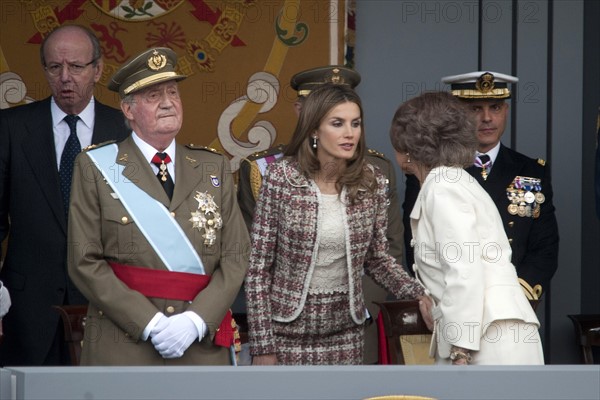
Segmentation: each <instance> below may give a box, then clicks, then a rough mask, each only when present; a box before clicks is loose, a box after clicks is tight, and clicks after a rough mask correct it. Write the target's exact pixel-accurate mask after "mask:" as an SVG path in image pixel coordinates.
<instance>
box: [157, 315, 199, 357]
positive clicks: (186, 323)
mask: <svg viewBox="0 0 600 400" xmlns="http://www.w3.org/2000/svg"><path fill="white" fill-rule="evenodd" d="M162 321H163V319H162V318H161V319H160V320H159V321H158V323H157V324H156V327H155V329H156V330H157V332H158V333H157V334H156V335H151V336H152V344H153V345H154V348H155V349H156V351H158V352H159V353H160V355H161V356H162V357H163V358H179V357H181V356H183V353H184V352H185V351H186V350H187V349H188V347H190V345H191V344H192V343H193V342H194V340H196V339H198V328H197V327H196V324H194V321H192V319H191V318H190V317H188V316H187V315H185V314H177V315H173V316H172V317H169V318H168V323H169V324H168V326H166V327H164V328H163V329H161V330H160V331H158V327H159V326H161V325H162ZM155 329H153V330H152V332H154V330H155Z"/></svg>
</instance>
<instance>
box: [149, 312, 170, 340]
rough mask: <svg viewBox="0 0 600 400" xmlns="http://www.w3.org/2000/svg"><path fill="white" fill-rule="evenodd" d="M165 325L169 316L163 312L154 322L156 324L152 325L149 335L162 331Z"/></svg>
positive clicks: (152, 335) (167, 324) (167, 323)
mask: <svg viewBox="0 0 600 400" xmlns="http://www.w3.org/2000/svg"><path fill="white" fill-rule="evenodd" d="M167 326H169V317H167V316H166V315H164V314H163V315H162V316H161V317H160V319H159V320H158V322H157V323H156V325H154V328H152V330H151V331H150V337H154V336H156V335H157V334H159V333H160V332H162V330H163V329H165V328H166V327H167Z"/></svg>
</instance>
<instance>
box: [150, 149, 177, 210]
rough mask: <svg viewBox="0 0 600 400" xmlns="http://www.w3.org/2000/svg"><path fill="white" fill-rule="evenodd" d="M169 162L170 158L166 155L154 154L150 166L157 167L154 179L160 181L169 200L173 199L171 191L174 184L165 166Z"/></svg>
mask: <svg viewBox="0 0 600 400" xmlns="http://www.w3.org/2000/svg"><path fill="white" fill-rule="evenodd" d="M170 162H171V157H169V155H168V154H167V153H156V154H155V155H154V157H152V164H154V165H156V166H157V167H158V174H156V177H157V178H158V180H159V181H160V183H161V185H162V187H163V189H165V192H167V196H169V199H171V198H172V197H173V189H175V184H174V183H173V179H172V178H171V175H169V169H168V168H167V164H168V163H170Z"/></svg>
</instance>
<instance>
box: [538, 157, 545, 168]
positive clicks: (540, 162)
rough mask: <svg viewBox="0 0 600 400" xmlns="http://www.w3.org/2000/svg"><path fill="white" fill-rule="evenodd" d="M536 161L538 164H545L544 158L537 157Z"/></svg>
mask: <svg viewBox="0 0 600 400" xmlns="http://www.w3.org/2000/svg"><path fill="white" fill-rule="evenodd" d="M537 163H538V164H540V165H541V166H542V167H543V166H545V165H546V160H544V159H542V158H538V159H537Z"/></svg>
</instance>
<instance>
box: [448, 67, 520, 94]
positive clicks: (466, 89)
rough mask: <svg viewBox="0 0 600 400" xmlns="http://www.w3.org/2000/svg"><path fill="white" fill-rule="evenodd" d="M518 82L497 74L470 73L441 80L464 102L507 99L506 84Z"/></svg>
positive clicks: (514, 78) (508, 76) (507, 89)
mask: <svg viewBox="0 0 600 400" xmlns="http://www.w3.org/2000/svg"><path fill="white" fill-rule="evenodd" d="M518 81H519V78H517V77H516V76H511V75H506V74H500V73H497V72H470V73H468V74H462V75H453V76H446V77H444V78H442V82H443V83H446V84H450V90H451V92H452V94H453V95H454V96H456V97H458V98H460V99H464V100H477V99H487V100H489V99H508V98H510V95H511V92H510V89H509V88H508V84H509V83H517V82H518Z"/></svg>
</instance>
